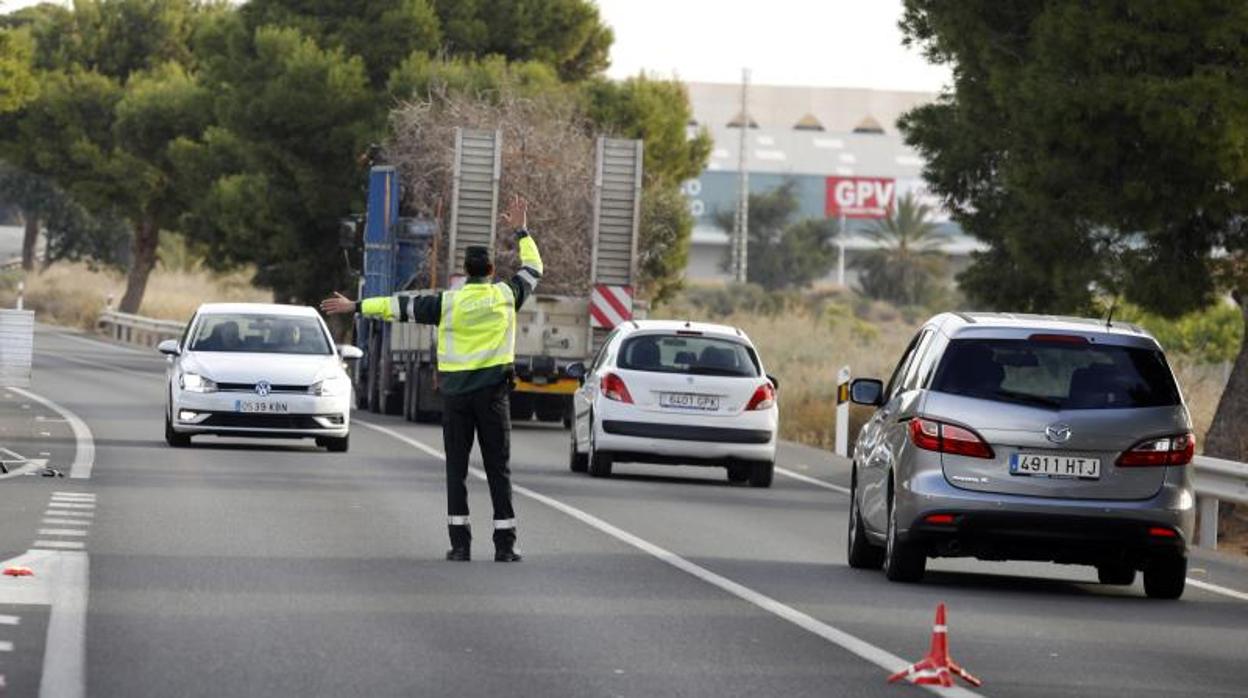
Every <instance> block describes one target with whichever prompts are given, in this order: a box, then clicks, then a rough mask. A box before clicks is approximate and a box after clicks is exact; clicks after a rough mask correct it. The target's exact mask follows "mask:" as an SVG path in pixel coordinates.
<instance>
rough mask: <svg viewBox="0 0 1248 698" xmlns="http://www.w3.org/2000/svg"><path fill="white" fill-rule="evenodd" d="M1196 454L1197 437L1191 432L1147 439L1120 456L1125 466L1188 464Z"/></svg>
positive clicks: (1119, 458) (1121, 463) (1121, 464)
mask: <svg viewBox="0 0 1248 698" xmlns="http://www.w3.org/2000/svg"><path fill="white" fill-rule="evenodd" d="M1194 455H1196V437H1195V436H1192V433H1191V432H1188V433H1186V434H1178V435H1175V436H1165V437H1162V438H1157V439H1145V440H1144V441H1141V442H1139V443H1138V444H1136V445H1134V446H1132V447H1131V448H1130V450H1128V451H1126V452H1124V453H1123V454H1122V455H1121V456H1118V461H1117V464H1118V466H1119V467H1123V468H1136V467H1150V466H1161V465H1187V464H1188V463H1191V462H1192V456H1194Z"/></svg>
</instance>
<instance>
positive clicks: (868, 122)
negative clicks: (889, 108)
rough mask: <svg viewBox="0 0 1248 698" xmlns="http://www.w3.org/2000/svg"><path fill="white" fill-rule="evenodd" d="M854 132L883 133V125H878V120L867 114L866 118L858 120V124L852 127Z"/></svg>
mask: <svg viewBox="0 0 1248 698" xmlns="http://www.w3.org/2000/svg"><path fill="white" fill-rule="evenodd" d="M854 133H874V134H877V135H883V134H884V127H883V126H881V125H880V122H878V121H876V120H875V117H874V116H867V118H865V119H863V120H862V121H859V122H858V125H857V126H855V127H854Z"/></svg>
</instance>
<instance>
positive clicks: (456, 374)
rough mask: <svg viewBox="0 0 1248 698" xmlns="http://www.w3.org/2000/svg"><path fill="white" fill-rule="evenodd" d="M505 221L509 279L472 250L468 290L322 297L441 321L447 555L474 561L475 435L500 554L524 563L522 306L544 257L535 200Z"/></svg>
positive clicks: (402, 317) (483, 253)
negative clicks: (519, 446)
mask: <svg viewBox="0 0 1248 698" xmlns="http://www.w3.org/2000/svg"><path fill="white" fill-rule="evenodd" d="M503 222H504V223H505V224H506V225H508V226H509V227H512V228H514V229H515V235H516V244H517V246H518V247H519V249H520V263H521V267H520V270H519V271H518V272H516V274H515V276H513V277H511V280H510V281H507V282H497V283H495V282H494V278H493V277H494V264H493V262H492V260H491V258H490V250H489V249H488V248H486V247H475V246H474V247H469V248H467V249H466V250H465V251H464V272H465V273H466V274H467V276H468V279H467V281H466V282H465V283H464V285H463V287H462V288H459V289H457V290H447V291H442V292H441V293H439V294H436V295H428V296H405V295H396V296H391V297H387V296H381V297H377V298H366V299H364V300H362V301H359V302H356V301H352V300H350V299H348V298H346V297H344V296H343V295H342V294H340V293H335V294H334V296H333V297H331V298H327V299H325V300H324V301H323V302H322V303H321V310H323V311H325V312H326V313H330V314H336V313H351V312H360V313H363V314H364V315H366V316H369V317H380V318H383V319H385V320H394V319H398V320H399V321H401V322H418V323H422V324H428V325H437V326H438V332H437V337H438V378H439V381H438V383H439V385H440V387H441V392H442V403H443V409H442V440H443V443H444V445H445V450H446V499H447V527H448V530H449V532H450V537H451V549H450V550H449V551H448V552H447V553H446V559H448V560H457V561H467V560H469V559H471V552H470V549H471V544H472V530H471V528H470V526H469V523H468V487H467V482H466V481H467V479H468V456H469V454H470V453H471V452H472V441H473V435H474V433H475V434H476V438H477V440H478V442H479V443H480V444H481V460H482V461H483V462H484V464H485V473H486V475H487V479H488V481H489V486H490V499H491V500H493V504H494V559H495V560H496V561H498V562H519V561H520V554H519V553H518V552H516V547H515V545H516V513H515V510H514V509H512V504H511V472H510V470H509V469H508V465H507V461H508V459H509V458H510V455H511V409H510V406H509V404H508V402H509V401H508V395H509V393H510V392H511V385H512V378H513V375H514V371H515V369H514V367H513V363H514V362H515V338H516V311H517V310H519V308H520V306H521V305H523V304H524V301H525V299H526V298H528V297H529V295H530V294H531V293H533V289H535V288H536V287H537V282H538V280H539V279H540V278H541V277H542V257H541V255H539V254H538V251H537V244H536V243H534V242H533V238H532V237H530V236H529V232H528V230H527V223H528V202H527V201H525V200H524V199H522V198H520V197H518V196H517V197H514V198H513V199H512V201H511V202H510V204H509V205H508V206H507V209H506V211H504V213H503Z"/></svg>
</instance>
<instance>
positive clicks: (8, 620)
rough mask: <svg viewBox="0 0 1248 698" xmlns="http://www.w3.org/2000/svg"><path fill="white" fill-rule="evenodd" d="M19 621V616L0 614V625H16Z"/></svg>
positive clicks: (20, 620)
mask: <svg viewBox="0 0 1248 698" xmlns="http://www.w3.org/2000/svg"><path fill="white" fill-rule="evenodd" d="M21 622H22V619H21V617H20V616H0V625H18V624H19V623H21Z"/></svg>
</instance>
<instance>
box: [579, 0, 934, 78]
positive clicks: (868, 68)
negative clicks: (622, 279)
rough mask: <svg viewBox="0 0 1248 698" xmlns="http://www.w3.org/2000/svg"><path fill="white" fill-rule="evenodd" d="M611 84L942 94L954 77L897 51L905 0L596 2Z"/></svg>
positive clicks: (911, 54)
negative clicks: (670, 82) (606, 31)
mask: <svg viewBox="0 0 1248 698" xmlns="http://www.w3.org/2000/svg"><path fill="white" fill-rule="evenodd" d="M597 4H598V7H599V10H600V11H601V14H602V16H603V19H604V20H605V21H606V23H607V24H609V25H611V27H612V28H613V29H614V30H615V44H614V46H613V47H612V49H611V68H610V69H609V71H608V74H609V75H610V76H611V77H614V78H622V77H628V76H630V75H636V74H637V73H638V71H640V70H643V69H644V70H646V71H647V72H654V73H657V74H658V75H659V76H661V77H672V76H675V77H678V78H680V79H681V80H685V81H689V82H740V80H741V69H742V68H747V67H748V68H749V69H750V72H751V78H750V79H751V82H754V83H757V84H767V85H807V86H823V87H867V88H875V89H886V90H920V91H925V92H936V91H938V90H940V88H941V87H942V86H944V85H945V84H947V83H948V82H949V80H950V73H949V70H948V69H947V68H945V67H943V66H932V65H929V64H928V63H927V62H926V61H925V60H924V59H923V57H922V55H921V54H920V53H919V52H918V51H915V50H912V49H906V48H905V47H903V46H902V45H901V38H902V37H901V30H900V29H898V28H897V21H898V20H899V19H900V18H901V10H902V7H901V6H902V3H901V0H765V1H764V2H758V1H750V0H597Z"/></svg>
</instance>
